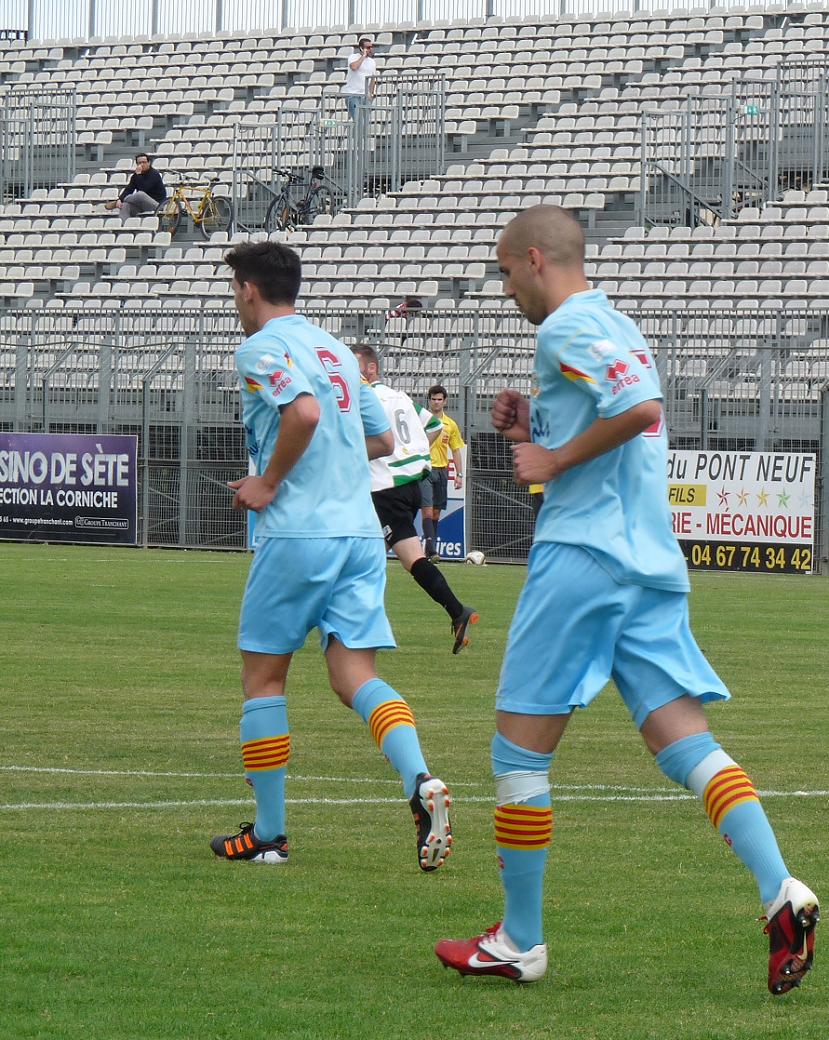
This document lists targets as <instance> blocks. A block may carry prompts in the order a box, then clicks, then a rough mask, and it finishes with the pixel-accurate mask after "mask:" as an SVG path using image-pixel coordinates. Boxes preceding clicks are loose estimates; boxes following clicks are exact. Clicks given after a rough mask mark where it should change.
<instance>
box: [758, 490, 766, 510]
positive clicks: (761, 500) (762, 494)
mask: <svg viewBox="0 0 829 1040" xmlns="http://www.w3.org/2000/svg"><path fill="white" fill-rule="evenodd" d="M768 504H769V494H768V492H767V491H766V489H765V488H763V490H762V491H758V492H757V505H758V506H767V505H768Z"/></svg>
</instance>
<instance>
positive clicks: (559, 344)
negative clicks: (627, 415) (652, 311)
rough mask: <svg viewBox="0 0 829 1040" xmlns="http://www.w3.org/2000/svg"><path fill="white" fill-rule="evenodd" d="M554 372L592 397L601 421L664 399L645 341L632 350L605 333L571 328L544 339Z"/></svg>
mask: <svg viewBox="0 0 829 1040" xmlns="http://www.w3.org/2000/svg"><path fill="white" fill-rule="evenodd" d="M545 340H546V342H545V344H544V346H545V348H546V349H547V351H549V354H550V360H551V362H552V365H553V368H554V369H555V370H557V371H558V373H559V375H560V376H561V377H562V378H564V379H566V380H568V382H570V383H571V384H572V385H573V386H574V387H576V388H577V389H578V390H580V391H581V392H583V393H585V394H587V395H588V396H590V397H591V398H592V399H593V401H594V403H595V405H596V412H597V414H598V416H599V418H601V419H610V418H612V417H613V416H615V415H621V414H622V412H626V411H627V410H628V409H629V408H633V407H634V405H637V404H641V403H642V402H643V401H652V400H654V399H657V398H658V399H661V398H662V391H661V389H660V386H659V380H658V378H657V376H656V369H655V368H654V366H653V360H652V358H651V355H650V351H649V350H648V349H647V345H646V344H645V342H644V340H642V342H641V349H640V346H639V344H636V345H634V346H633V347H631V345H629V344H623V343H615V342H614V341H613V340H611V339H608V338H607V334H606V333H602V332H601V331H598V330H596V331H593V330H591V329H590V328H589V327H587V326H585V325H581V324H579V325H576V324H575V323H573V324H568V325H565V326H564V327H563V328H555V329H554V330H553V331H552V332H550V333H549V334H548V335H547V336H545Z"/></svg>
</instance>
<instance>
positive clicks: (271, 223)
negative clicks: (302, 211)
mask: <svg viewBox="0 0 829 1040" xmlns="http://www.w3.org/2000/svg"><path fill="white" fill-rule="evenodd" d="M296 223H297V217H296V212H295V211H294V208H293V206H292V205H291V204H290V202H289V201H288V199H287V198H286V197H285V195H280V196H279V198H276V199H274V200H273V202H272V203H271V204H270V206H268V212H267V213H266V214H265V230H266V231H267V232H268V233H270V232H271V231H286V230H288V229H289V228H292V227H294V225H295V224H296Z"/></svg>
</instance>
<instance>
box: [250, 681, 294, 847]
mask: <svg viewBox="0 0 829 1040" xmlns="http://www.w3.org/2000/svg"><path fill="white" fill-rule="evenodd" d="M239 737H240V739H241V741H242V761H243V762H244V765H245V776H246V777H247V778H248V780H250V782H251V784H252V786H253V793H254V795H255V796H256V823H255V826H254V834H255V835H256V837H257V838H259V840H260V841H273V839H274V838H276V837H277V836H279V835H283V834H285V775H286V773H287V772H288V768H287V767H288V758H289V757H290V751H291V738H290V735H289V733H288V710H287V707H286V704H285V698H284V697H251V698H250V699H249V700H246V701H245V705H244V708H243V709H242V720H241V722H240V723H239Z"/></svg>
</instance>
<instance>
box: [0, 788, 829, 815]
mask: <svg viewBox="0 0 829 1040" xmlns="http://www.w3.org/2000/svg"><path fill="white" fill-rule="evenodd" d="M759 793H760V794H761V795H762V796H763V797H765V798H818V797H821V798H823V797H826V796H827V795H829V791H761V792H759ZM285 801H286V804H287V805H404V804H406V802H405V800H404V799H402V798H286V799H285ZM687 801H696V798H695V796H694V795H692V794H684V793H682V792H676V793H675V794H655V795H650V796H648V795H620V794H610V795H579V794H565V795H558V794H555V792H554V793H553V804H554V805H555V804H556V803H558V802H687ZM455 802H456V804H463V803H469V802H484V803H490V804H492V797H491V796H486V795H471V796H469V797H460V798H456V799H455ZM230 805H237V806H238V805H244V806H248V807H249V808H250V809H251V811H253V810H255V808H256V803H255V802H253V801H252V800H251V799H247V798H200V799H197V800H194V801H164V802H18V803H8V804H5V805H3V804H0V812H15V811H23V810H30V809H48V810H50V811H52V812H57V811H62V810H63V811H72V810H89V809H91V810H95V811H97V810H100V809H188V808H195V807H198V806H230Z"/></svg>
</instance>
